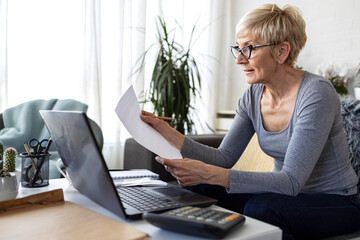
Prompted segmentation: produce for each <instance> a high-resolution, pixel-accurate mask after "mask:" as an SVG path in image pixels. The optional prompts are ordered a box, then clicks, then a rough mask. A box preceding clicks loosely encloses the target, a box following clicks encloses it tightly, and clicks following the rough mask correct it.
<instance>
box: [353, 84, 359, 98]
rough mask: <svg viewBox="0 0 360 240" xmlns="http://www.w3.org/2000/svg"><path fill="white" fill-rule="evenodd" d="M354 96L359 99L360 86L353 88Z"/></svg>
mask: <svg viewBox="0 0 360 240" xmlns="http://www.w3.org/2000/svg"><path fill="white" fill-rule="evenodd" d="M354 94H355V98H356V99H358V100H360V87H356V88H354Z"/></svg>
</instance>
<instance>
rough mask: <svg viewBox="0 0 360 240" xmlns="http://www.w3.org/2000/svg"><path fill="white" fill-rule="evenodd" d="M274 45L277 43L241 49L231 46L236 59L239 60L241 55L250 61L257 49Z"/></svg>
mask: <svg viewBox="0 0 360 240" xmlns="http://www.w3.org/2000/svg"><path fill="white" fill-rule="evenodd" d="M273 45H275V43H265V44H260V45H248V46H245V47H243V48H240V47H239V46H231V47H230V48H231V53H232V54H233V56H234V57H235V58H238V57H239V54H240V53H241V55H243V57H244V58H246V59H249V58H250V57H251V52H252V50H254V49H256V48H261V47H267V46H273Z"/></svg>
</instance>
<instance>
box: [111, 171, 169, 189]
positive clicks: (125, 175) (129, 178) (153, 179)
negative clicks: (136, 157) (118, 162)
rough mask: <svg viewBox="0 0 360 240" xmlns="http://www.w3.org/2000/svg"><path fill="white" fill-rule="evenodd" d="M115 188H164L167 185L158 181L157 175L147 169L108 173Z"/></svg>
mask: <svg viewBox="0 0 360 240" xmlns="http://www.w3.org/2000/svg"><path fill="white" fill-rule="evenodd" d="M109 172H110V176H111V178H112V179H113V181H114V184H115V186H116V187H119V186H122V187H130V186H152V187H156V186H166V185H167V183H166V182H164V181H161V180H160V179H159V175H158V174H156V173H153V172H152V171H150V170H147V169H133V170H125V171H124V170H122V171H116V170H115V171H109Z"/></svg>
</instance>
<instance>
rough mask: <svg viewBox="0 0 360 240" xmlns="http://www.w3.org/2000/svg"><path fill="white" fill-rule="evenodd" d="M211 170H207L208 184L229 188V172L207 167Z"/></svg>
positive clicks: (219, 168) (224, 169)
mask: <svg viewBox="0 0 360 240" xmlns="http://www.w3.org/2000/svg"><path fill="white" fill-rule="evenodd" d="M209 166H211V168H213V169H209V170H208V171H207V172H208V173H209V174H210V176H209V178H208V183H209V184H211V185H219V186H222V187H225V188H229V187H230V170H229V169H226V168H221V167H217V166H213V165H209Z"/></svg>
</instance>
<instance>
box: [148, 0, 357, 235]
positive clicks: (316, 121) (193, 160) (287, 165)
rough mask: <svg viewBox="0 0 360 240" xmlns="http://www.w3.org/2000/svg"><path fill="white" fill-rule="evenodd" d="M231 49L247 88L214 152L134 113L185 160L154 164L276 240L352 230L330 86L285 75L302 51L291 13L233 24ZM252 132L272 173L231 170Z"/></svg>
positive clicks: (351, 198)
mask: <svg viewBox="0 0 360 240" xmlns="http://www.w3.org/2000/svg"><path fill="white" fill-rule="evenodd" d="M236 42H237V46H233V47H231V50H232V53H233V55H234V57H235V58H236V63H237V64H239V65H240V66H241V68H242V69H243V71H244V74H245V76H246V81H247V82H248V83H249V84H250V87H249V88H248V89H247V90H246V92H245V94H244V96H243V97H242V98H241V99H240V101H239V104H238V107H237V111H236V116H235V119H234V123H233V125H232V126H231V129H230V130H229V132H228V133H227V134H226V136H225V138H224V140H223V141H222V143H221V145H220V147H219V148H218V149H214V148H210V147H207V146H204V145H201V144H199V143H196V142H194V141H192V140H191V139H189V138H186V137H185V136H184V135H182V134H180V133H179V132H177V131H176V130H175V129H173V128H171V127H170V126H169V125H168V124H167V123H165V122H164V121H162V120H159V119H157V118H155V117H154V115H152V114H151V113H148V112H143V113H142V116H141V118H142V120H143V121H145V122H147V123H149V124H150V125H151V126H152V127H153V128H155V129H156V130H157V131H158V132H159V133H160V134H162V135H163V136H164V137H165V138H166V139H167V140H168V141H169V142H170V143H171V144H172V145H173V146H175V147H176V148H177V149H179V150H181V154H182V156H183V157H184V159H177V160H173V159H172V160H171V159H164V158H161V157H156V160H157V161H158V162H160V163H162V164H163V165H164V166H165V168H166V169H167V171H169V172H171V174H172V175H173V176H174V177H175V178H176V179H177V180H178V182H179V184H180V185H182V186H194V185H197V186H195V187H193V189H195V190H196V191H199V192H201V193H203V194H206V195H209V196H211V197H214V198H216V199H218V200H219V205H220V206H223V207H225V208H228V209H231V210H234V211H237V212H240V213H244V214H245V215H248V216H251V217H254V218H257V219H259V220H262V221H265V222H268V223H271V224H273V225H276V226H279V227H280V228H281V229H282V230H283V236H284V239H292V238H294V237H295V238H305V239H311V238H321V237H326V236H332V235H338V234H344V233H348V232H352V231H355V230H357V229H359V228H360V203H359V196H358V190H357V183H358V178H357V176H356V174H355V172H354V170H353V168H352V167H351V164H350V161H349V156H348V151H347V141H346V137H345V134H344V130H343V124H342V116H341V112H340V101H339V97H338V95H337V94H336V92H335V90H334V88H333V86H332V85H331V83H330V82H329V81H328V80H326V79H324V78H322V77H319V76H317V75H314V74H311V73H309V72H304V71H302V70H299V69H296V68H294V64H295V61H296V59H297V56H298V54H299V52H300V50H301V49H302V48H303V47H304V45H305V42H306V33H305V22H304V20H303V18H302V16H301V14H300V12H299V10H297V9H296V8H295V7H291V6H286V7H285V8H284V9H280V8H279V7H278V6H276V5H273V4H266V5H263V6H261V7H259V8H257V9H255V10H253V11H251V12H249V13H248V14H246V15H245V16H244V17H243V18H242V19H240V21H239V23H238V25H237V29H236ZM255 132H256V133H257V135H258V139H259V143H260V146H261V148H262V150H263V151H264V152H265V153H267V154H268V155H270V156H271V157H273V158H274V161H275V167H274V169H273V171H272V172H245V171H236V170H231V169H229V168H231V167H232V166H233V165H234V164H235V163H236V161H237V160H238V159H239V157H240V156H241V154H242V153H243V151H244V149H245V147H246V146H247V144H248V142H249V140H250V139H251V137H252V136H253V134H254V133H255Z"/></svg>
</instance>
